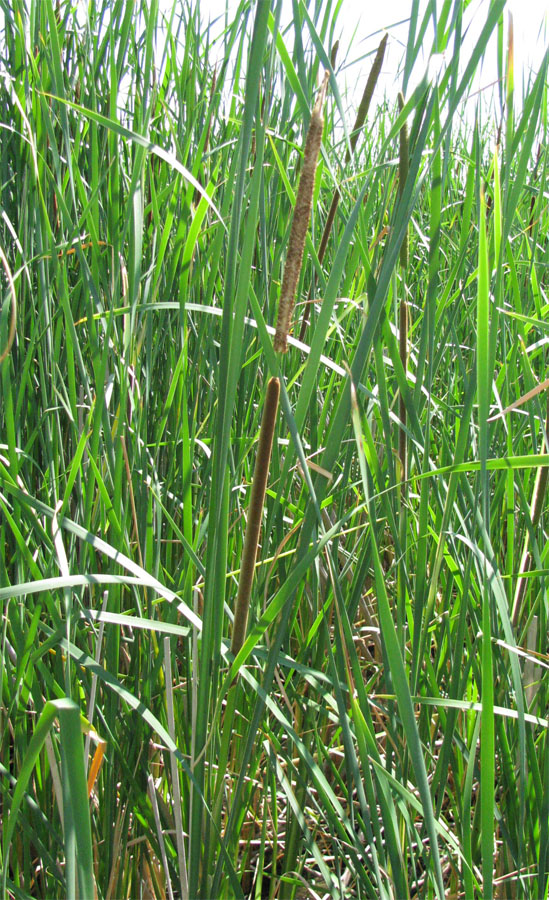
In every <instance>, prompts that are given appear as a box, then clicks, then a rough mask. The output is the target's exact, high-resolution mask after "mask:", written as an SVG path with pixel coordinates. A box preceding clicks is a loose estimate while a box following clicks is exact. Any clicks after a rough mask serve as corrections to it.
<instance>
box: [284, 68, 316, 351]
mask: <svg viewBox="0 0 549 900" xmlns="http://www.w3.org/2000/svg"><path fill="white" fill-rule="evenodd" d="M328 78H329V73H328V72H325V74H324V80H323V82H322V86H321V88H320V92H319V95H318V99H317V101H316V103H315V105H314V108H313V111H312V114H311V122H310V124H309V131H308V132H307V140H306V142H305V152H304V155H303V168H302V171H301V178H300V179H299V188H298V191H297V197H296V201H295V207H294V214H293V218H292V227H291V230H290V240H289V242H288V254H287V256H286V265H285V266H284V276H283V278H282V288H281V291H280V301H279V305H278V319H277V323H276V333H275V338H274V348H275V350H276V351H278V352H279V353H286V351H287V349H288V344H287V339H288V332H289V330H290V321H291V317H292V312H293V308H294V300H295V292H296V289H297V282H298V279H299V273H300V272H301V263H302V261H303V250H304V247H305V239H306V237H307V228H308V227H309V219H310V217H311V207H312V204H313V191H314V186H315V173H316V164H317V161H318V154H319V152H320V144H321V142H322V130H323V128H324V116H323V113H322V107H323V106H324V99H325V97H326V90H327V87H328Z"/></svg>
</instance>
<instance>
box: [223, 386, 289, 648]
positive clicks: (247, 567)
mask: <svg viewBox="0 0 549 900" xmlns="http://www.w3.org/2000/svg"><path fill="white" fill-rule="evenodd" d="M279 395H280V381H279V380H278V378H271V380H270V381H269V384H268V385H267V396H266V398H265V406H264V408H263V418H262V420H261V429H260V432H259V445H258V448H257V457H256V460H255V469H254V478H253V482H252V492H251V496H250V508H249V510H248V522H247V524H246V533H245V535H244V549H243V551H242V562H241V566H240V579H239V582H238V594H237V598H236V608H235V613H234V624H233V638H232V643H231V651H232V653H233V654H234V655H235V656H236V654H237V653H238V651H239V650H240V648H241V647H242V644H243V643H244V639H245V637H246V627H247V624H248V610H249V608H250V596H251V592H252V583H253V578H254V570H255V560H256V556H257V547H258V544H259V533H260V530H261V517H262V515H263V503H264V500H265V490H266V488H267V478H268V475H269V464H270V461H271V449H272V446H273V435H274V430H275V425H276V414H277V411H278V398H279Z"/></svg>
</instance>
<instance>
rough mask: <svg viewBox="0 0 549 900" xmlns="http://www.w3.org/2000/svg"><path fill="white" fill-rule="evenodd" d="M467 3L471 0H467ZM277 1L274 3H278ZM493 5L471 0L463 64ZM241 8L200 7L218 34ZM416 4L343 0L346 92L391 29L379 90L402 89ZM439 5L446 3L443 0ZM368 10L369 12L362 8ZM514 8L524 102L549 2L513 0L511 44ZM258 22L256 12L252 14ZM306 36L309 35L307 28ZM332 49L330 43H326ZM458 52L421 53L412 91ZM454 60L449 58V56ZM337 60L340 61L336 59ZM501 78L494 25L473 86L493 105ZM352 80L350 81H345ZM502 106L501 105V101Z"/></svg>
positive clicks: (518, 92) (217, 1) (546, 32)
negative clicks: (433, 55) (437, 56)
mask: <svg viewBox="0 0 549 900" xmlns="http://www.w3.org/2000/svg"><path fill="white" fill-rule="evenodd" d="M164 2H165V3H168V2H169V0H164ZM464 5H465V4H464ZM273 6H274V4H273ZM427 6H428V3H427V0H421V3H420V16H419V20H418V27H419V22H420V21H421V18H422V15H423V13H424V12H425V9H426V8H427ZM489 8H490V0H471V2H470V3H469V5H468V6H467V9H466V10H465V12H464V17H463V30H464V33H465V35H466V36H465V39H464V41H463V45H462V51H461V53H462V61H463V64H464V65H465V63H466V62H467V61H468V59H469V58H470V55H471V53H472V50H473V48H474V45H475V43H476V40H477V39H478V35H479V34H480V31H481V29H482V27H483V25H484V23H485V21H486V18H487V15H488V12H489ZM237 9H238V0H200V10H201V15H202V18H203V21H204V22H205V23H207V22H208V21H212V22H213V21H214V20H215V19H218V22H217V24H216V27H214V28H213V30H212V34H215V33H216V30H217V28H219V30H222V28H223V25H224V22H225V21H226V18H225V17H226V16H228V21H229V22H231V21H233V20H234V16H235V15H236V11H237ZM411 9H412V2H411V0H386V2H373V3H372V2H370V0H368V2H364V3H361V2H360V0H343V3H342V6H341V9H340V12H339V15H338V17H337V20H336V28H335V32H334V37H335V38H339V40H340V50H339V54H338V59H339V62H340V63H341V60H342V59H345V57H347V61H348V63H352V65H350V66H348V67H347V66H344V67H343V69H342V70H340V72H339V73H338V81H339V80H340V79H341V80H342V84H341V86H340V92H341V93H342V95H347V98H348V99H349V100H351V102H352V103H353V104H354V102H355V98H354V95H353V92H354V90H358V94H359V97H360V94H361V92H362V88H363V85H364V84H365V80H366V78H367V76H368V73H369V71H370V67H371V64H372V61H373V54H374V53H375V50H376V49H377V46H378V44H379V41H380V40H381V36H382V34H383V32H384V31H385V30H387V31H388V32H389V42H388V48H387V52H386V56H385V61H384V65H383V71H382V77H381V79H380V83H379V87H378V91H379V94H378V95H379V96H380V97H382V96H383V95H384V93H385V92H386V93H387V95H388V96H390V97H394V96H395V94H396V89H397V88H398V89H400V87H401V84H402V74H401V70H402V64H403V60H404V53H405V46H406V39H407V34H408V20H409V17H410V12H411ZM437 9H438V11H439V12H440V10H441V9H442V2H441V0H437ZM362 10H364V12H362ZM508 13H511V14H512V16H513V25H514V57H515V97H516V104H517V106H518V107H520V106H521V101H522V96H523V90H525V89H526V88H527V86H528V84H529V83H531V82H532V81H533V80H534V78H535V75H536V73H537V72H538V71H539V68H540V64H541V60H542V58H543V54H544V53H545V50H546V48H547V44H548V41H549V4H547V3H546V2H543V0H541V2H540V0H508V2H507V6H506V10H505V13H504V34H505V37H504V46H505V48H506V47H507V39H508V20H509V17H508ZM291 17H292V3H291V0H283V14H282V22H281V26H282V27H284V26H286V25H287V24H288V22H289V21H291ZM248 21H249V22H250V27H251V23H252V22H253V13H252V16H250V19H249V20H248ZM304 37H306V35H305V33H304ZM432 39H433V31H432V26H429V28H428V30H427V34H426V38H425V42H424V43H425V47H426V51H427V52H429V51H430V48H431V47H432ZM326 49H327V50H328V51H329V49H330V48H328V47H327V48H326ZM451 52H452V47H449V48H447V50H446V52H445V54H443V55H442V57H443V58H442V59H440V60H438V61H437V60H436V59H435V58H431V60H429V59H428V58H427V56H426V54H423V55H422V54H420V56H419V57H418V60H417V62H416V65H415V68H414V74H413V78H412V80H411V82H410V84H409V87H408V91H407V93H408V95H409V94H410V92H411V90H413V88H414V86H415V84H417V82H418V81H419V80H420V79H421V78H422V76H423V74H424V72H425V69H426V67H429V73H430V74H431V73H432V72H433V70H434V69H436V66H437V62H438V63H439V65H440V66H441V67H444V63H445V57H446V56H447V54H449V53H451ZM446 61H448V60H446ZM336 66H337V64H336ZM497 78H498V71H497V29H495V30H494V33H493V34H492V38H491V40H490V43H489V45H488V50H487V53H486V54H485V56H484V58H483V60H482V64H481V65H480V66H479V69H478V71H477V74H476V78H475V80H474V83H473V87H472V92H473V93H474V92H475V91H476V92H481V93H482V94H483V95H484V96H483V99H484V100H486V101H487V105H489V98H490V97H491V95H492V92H493V90H494V85H495V82H496V81H497ZM345 82H346V83H345ZM469 105H470V107H471V108H470V110H467V111H466V114H467V115H471V116H473V115H474V108H475V106H476V102H472V103H470V104H469ZM496 108H497V107H496Z"/></svg>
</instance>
